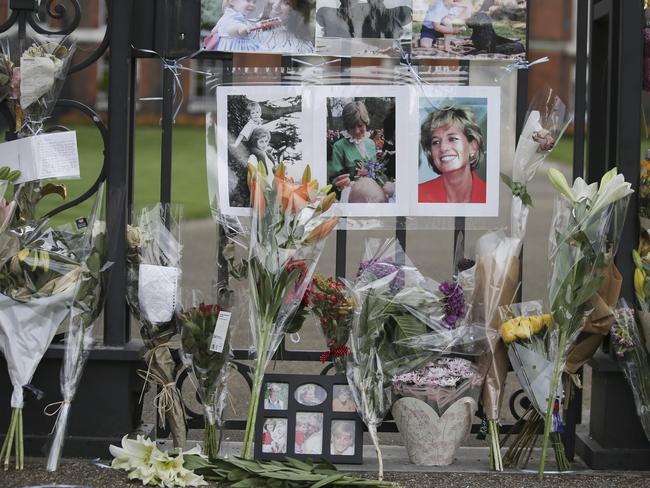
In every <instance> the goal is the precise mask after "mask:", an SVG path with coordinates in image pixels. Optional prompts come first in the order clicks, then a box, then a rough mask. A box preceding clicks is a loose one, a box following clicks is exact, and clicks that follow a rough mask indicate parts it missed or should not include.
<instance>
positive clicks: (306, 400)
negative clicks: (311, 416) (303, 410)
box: [294, 383, 327, 407]
mask: <svg viewBox="0 0 650 488" xmlns="http://www.w3.org/2000/svg"><path fill="white" fill-rule="evenodd" d="M294 397H295V399H296V401H297V402H298V403H300V404H301V405H306V406H308V407H311V406H314V405H320V404H321V403H323V402H324V401H325V399H326V398H327V392H326V391H325V389H324V388H323V387H322V386H320V385H316V384H314V383H308V384H306V385H301V386H299V387H298V388H296V391H295V393H294Z"/></svg>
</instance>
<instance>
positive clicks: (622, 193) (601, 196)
mask: <svg viewBox="0 0 650 488" xmlns="http://www.w3.org/2000/svg"><path fill="white" fill-rule="evenodd" d="M603 180H604V181H605V184H604V185H603V184H602V183H601V187H600V188H599V189H598V195H597V197H596V201H595V202H593V204H592V207H591V212H592V213H593V214H595V213H596V212H598V211H600V210H602V209H603V208H605V207H606V206H608V205H610V204H612V203H614V202H616V201H618V200H621V199H622V198H625V197H626V196H628V195H631V194H632V193H634V190H632V188H631V186H632V185H631V184H630V183H628V182H627V181H625V177H624V176H623V175H622V174H616V168H614V169H612V170H611V171H608V172H607V173H605V175H604V176H603ZM601 181H602V180H601Z"/></svg>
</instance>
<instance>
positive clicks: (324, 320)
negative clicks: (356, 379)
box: [305, 273, 352, 373]
mask: <svg viewBox="0 0 650 488" xmlns="http://www.w3.org/2000/svg"><path fill="white" fill-rule="evenodd" d="M308 292H309V293H306V294H305V296H307V295H308V296H309V303H310V306H311V312H312V313H313V314H314V315H316V317H318V319H319V321H320V326H321V330H322V331H323V335H324V336H325V340H326V341H327V347H328V350H327V351H325V352H324V353H323V354H322V355H321V357H320V360H321V362H323V363H324V362H325V361H327V360H330V361H332V363H333V364H334V367H335V368H336V370H337V371H338V372H339V373H345V357H346V356H347V354H348V352H349V350H348V346H347V345H346V344H347V342H348V338H349V337H350V326H351V319H352V313H351V311H352V300H350V298H348V297H347V295H346V294H345V287H344V285H343V283H341V282H340V281H338V280H336V279H334V278H331V277H330V278H325V277H324V276H322V275H320V274H318V273H315V274H314V278H313V280H312V282H311V286H310V287H309V288H308Z"/></svg>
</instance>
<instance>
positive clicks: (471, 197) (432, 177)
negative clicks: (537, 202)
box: [414, 87, 500, 216]
mask: <svg viewBox="0 0 650 488" xmlns="http://www.w3.org/2000/svg"><path fill="white" fill-rule="evenodd" d="M418 115H419V124H420V126H419V131H418V132H419V135H420V138H419V139H420V140H419V147H418V149H419V153H418V172H417V174H418V181H417V192H414V193H417V210H418V212H417V213H418V215H440V216H496V215H497V213H498V193H499V157H498V155H499V131H500V122H499V115H500V114H499V89H498V88H496V87H440V88H437V87H428V88H427V92H426V93H425V94H424V95H422V96H420V97H419V114H418Z"/></svg>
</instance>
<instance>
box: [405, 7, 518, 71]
mask: <svg viewBox="0 0 650 488" xmlns="http://www.w3.org/2000/svg"><path fill="white" fill-rule="evenodd" d="M526 22H527V10H526V0H491V1H487V0H413V42H412V45H411V53H412V55H413V58H415V59H418V58H420V59H422V58H441V59H499V60H501V59H512V60H523V59H525V58H526V30H527V29H526Z"/></svg>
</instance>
